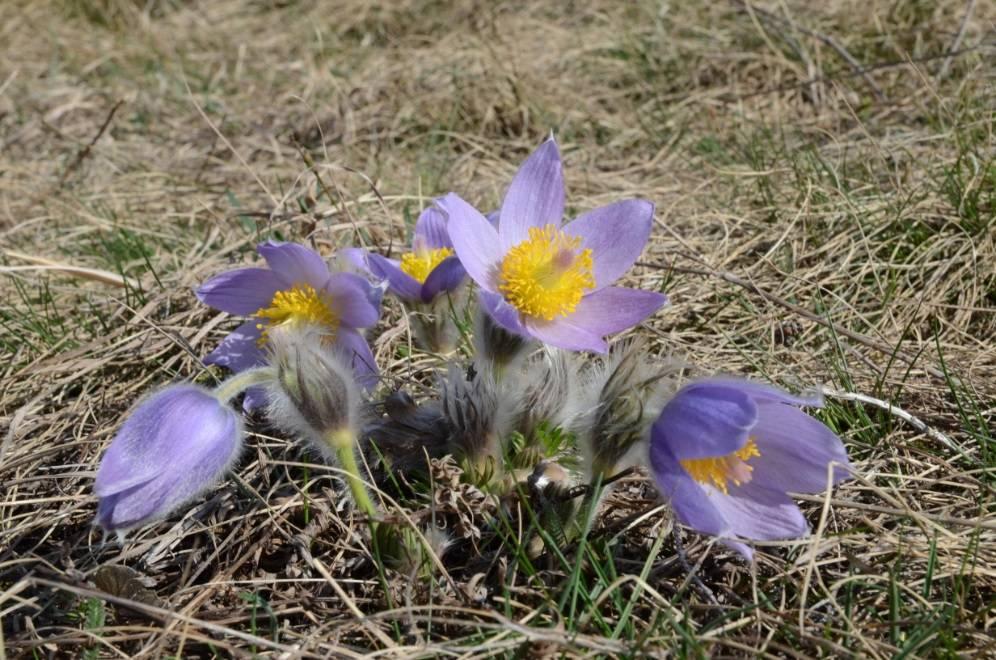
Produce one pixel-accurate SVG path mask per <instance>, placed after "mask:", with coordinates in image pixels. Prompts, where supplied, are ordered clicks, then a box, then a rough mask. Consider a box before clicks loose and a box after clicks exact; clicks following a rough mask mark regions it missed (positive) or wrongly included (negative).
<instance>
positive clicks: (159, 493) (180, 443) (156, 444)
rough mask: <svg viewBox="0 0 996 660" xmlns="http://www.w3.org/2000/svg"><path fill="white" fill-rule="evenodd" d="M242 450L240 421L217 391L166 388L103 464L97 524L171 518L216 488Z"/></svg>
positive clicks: (135, 416) (130, 423) (125, 429)
mask: <svg viewBox="0 0 996 660" xmlns="http://www.w3.org/2000/svg"><path fill="white" fill-rule="evenodd" d="M241 448H242V424H241V421H240V417H239V416H238V415H237V414H236V413H235V411H234V410H232V409H231V408H230V407H229V406H227V405H226V404H225V403H224V402H223V401H222V400H220V399H219V398H218V397H217V396H216V395H215V394H213V393H211V392H209V391H208V390H205V389H203V388H201V387H198V386H196V385H191V384H182V385H172V386H169V387H166V388H165V389H162V390H159V391H158V392H156V393H155V394H153V395H151V396H149V397H148V398H146V399H145V400H144V401H142V402H141V403H140V404H139V405H138V407H137V408H135V410H134V412H132V413H131V415H130V416H129V417H128V419H127V420H126V421H125V423H124V424H123V425H122V427H121V430H120V431H118V434H117V435H116V436H115V438H114V440H113V441H112V442H111V445H110V447H108V449H107V452H106V453H105V454H104V457H103V458H102V459H101V461H100V468H99V469H98V470H97V479H96V482H95V483H94V487H93V489H94V492H96V494H97V495H98V496H99V497H100V502H99V504H98V505H97V522H98V523H99V524H100V526H101V527H103V528H104V529H106V530H108V531H111V530H114V531H117V530H125V529H130V528H132V527H137V526H139V525H144V524H146V523H149V522H152V521H155V520H159V519H161V518H165V517H166V516H167V515H169V514H170V513H171V512H172V511H174V510H176V509H177V508H178V507H180V506H181V505H183V504H186V503H187V502H189V501H190V500H192V499H194V498H196V497H197V496H198V495H200V494H201V493H203V492H204V491H205V490H207V489H209V488H210V487H211V486H213V485H214V484H215V483H216V482H217V481H218V480H219V479H220V478H221V477H222V475H224V473H225V472H226V471H227V470H228V469H229V467H231V465H232V463H234V462H235V460H236V459H237V458H238V456H239V452H240V450H241Z"/></svg>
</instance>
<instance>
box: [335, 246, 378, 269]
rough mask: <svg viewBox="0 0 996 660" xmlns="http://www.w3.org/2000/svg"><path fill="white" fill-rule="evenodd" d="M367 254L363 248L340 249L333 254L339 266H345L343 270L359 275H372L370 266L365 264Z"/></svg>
mask: <svg viewBox="0 0 996 660" xmlns="http://www.w3.org/2000/svg"><path fill="white" fill-rule="evenodd" d="M368 254H369V253H368V252H367V251H366V250H365V249H363V248H357V247H353V248H342V249H340V250H337V251H336V253H335V256H336V259H338V260H339V262H340V263H341V264H345V268H344V270H347V271H352V272H354V273H359V274H361V275H362V274H369V275H373V273H371V271H370V264H369V263H367V256H368Z"/></svg>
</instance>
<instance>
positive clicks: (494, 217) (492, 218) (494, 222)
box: [484, 211, 500, 230]
mask: <svg viewBox="0 0 996 660" xmlns="http://www.w3.org/2000/svg"><path fill="white" fill-rule="evenodd" d="M484 217H485V218H487V220H488V222H490V223H491V226H492V227H494V228H495V229H496V230H497V229H498V218H499V217H500V213H499V212H498V211H492V212H491V213H486V214H485V215H484Z"/></svg>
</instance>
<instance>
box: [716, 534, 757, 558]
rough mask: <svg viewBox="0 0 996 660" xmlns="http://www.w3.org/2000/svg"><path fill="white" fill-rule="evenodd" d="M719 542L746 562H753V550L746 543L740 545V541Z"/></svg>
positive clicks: (721, 540) (723, 540)
mask: <svg viewBox="0 0 996 660" xmlns="http://www.w3.org/2000/svg"><path fill="white" fill-rule="evenodd" d="M719 542H720V543H722V544H723V545H725V546H726V547H727V548H729V549H730V550H733V551H734V552H736V553H738V554H739V555H740V556H742V557H743V558H744V559H746V560H747V561H753V560H754V550H753V549H752V548H751V547H750V546H749V545H747V544H746V543H741V542H740V541H734V540H733V539H719Z"/></svg>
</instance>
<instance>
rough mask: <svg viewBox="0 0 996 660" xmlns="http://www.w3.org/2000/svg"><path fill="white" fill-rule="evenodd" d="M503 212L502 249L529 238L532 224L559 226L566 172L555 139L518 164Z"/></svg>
mask: <svg viewBox="0 0 996 660" xmlns="http://www.w3.org/2000/svg"><path fill="white" fill-rule="evenodd" d="M500 215H501V222H500V223H499V224H498V236H499V237H500V238H501V247H502V251H503V252H507V251H508V250H509V248H512V247H514V246H516V245H518V244H519V243H521V242H522V241H524V240H526V239H527V238H529V229H530V228H531V227H543V226H544V225H548V224H552V225H555V226H557V227H559V226H560V221H561V219H562V217H563V215H564V174H563V168H562V166H561V163H560V152H559V151H558V150H557V143H556V141H554V139H553V138H550V139H548V140H547V141H546V142H544V143H543V144H541V145H540V146H539V148H538V149H537V150H536V151H534V152H533V153H532V154H531V155H530V156H529V158H527V159H526V160H525V162H524V163H522V165H521V166H520V167H519V171H518V172H516V173H515V178H513V179H512V183H511V185H509V187H508V191H507V192H506V193H505V199H504V200H502V203H501V211H500ZM468 270H470V269H469V268H468ZM475 279H476V278H475Z"/></svg>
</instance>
